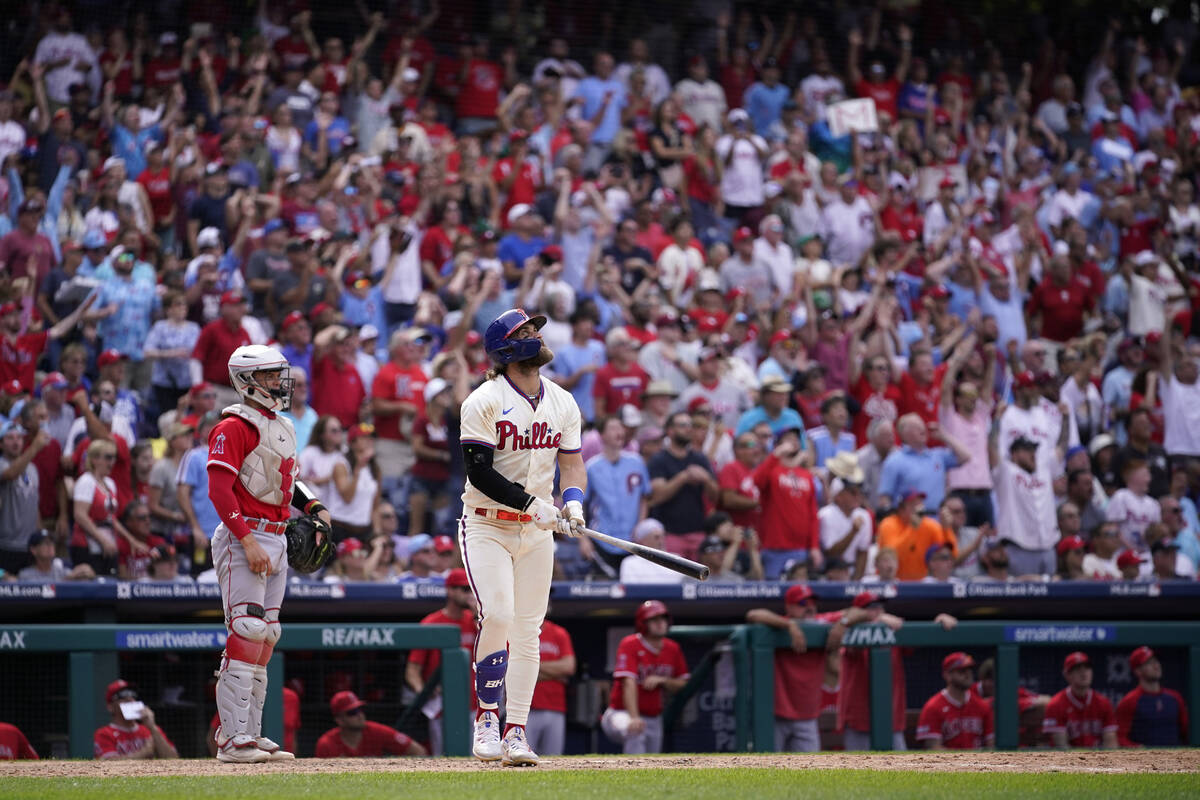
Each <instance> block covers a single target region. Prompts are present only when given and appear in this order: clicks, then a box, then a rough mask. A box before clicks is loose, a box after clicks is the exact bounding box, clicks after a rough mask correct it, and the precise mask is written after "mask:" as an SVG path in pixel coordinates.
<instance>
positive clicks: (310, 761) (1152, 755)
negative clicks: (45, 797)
mask: <svg viewBox="0 0 1200 800" xmlns="http://www.w3.org/2000/svg"><path fill="white" fill-rule="evenodd" d="M764 767H774V768H781V769H796V770H803V769H879V770H918V771H923V772H1079V773H1101V774H1116V773H1169V772H1200V750H1118V751H1106V752H1097V751H1092V750H1080V751H1062V752H1060V751H1036V752H991V753H972V752H957V753H956V752H945V751H941V752H936V753H933V752H911V753H855V754H847V753H811V754H786V755H784V754H768V755H750V754H747V755H672V756H637V757H631V756H571V757H565V758H547V759H544V760H543V761H542V763H541V765H539V766H538V767H537V769H538V770H580V769H600V770H603V769H626V770H627V769H696V768H708V769H712V768H726V769H729V768H732V769H745V768H764ZM488 769H504V768H503V767H500V766H498V765H497V764H481V763H480V762H478V761H476V760H474V759H467V758H424V759H422V758H407V759H368V758H338V759H316V758H302V759H297V760H296V761H287V762H276V763H270V764H222V763H220V762H218V761H216V760H215V759H179V760H174V761H7V762H0V777H26V778H37V777H41V778H64V777H81V778H82V777H87V778H115V777H140V776H150V775H155V776H170V775H179V776H187V777H200V776H212V775H246V774H280V773H283V774H293V775H294V774H322V773H344V772H477V771H480V770H488Z"/></svg>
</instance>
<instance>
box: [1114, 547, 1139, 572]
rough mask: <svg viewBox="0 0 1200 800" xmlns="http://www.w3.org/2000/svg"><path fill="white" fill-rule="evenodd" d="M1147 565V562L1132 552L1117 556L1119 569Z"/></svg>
mask: <svg viewBox="0 0 1200 800" xmlns="http://www.w3.org/2000/svg"><path fill="white" fill-rule="evenodd" d="M1142 563H1145V560H1144V559H1143V558H1142V557H1141V556H1139V555H1138V554H1137V553H1135V552H1133V551H1132V550H1126V551H1125V552H1123V553H1121V555H1119V556H1117V569H1124V568H1125V567H1132V566H1136V565H1137V564H1142Z"/></svg>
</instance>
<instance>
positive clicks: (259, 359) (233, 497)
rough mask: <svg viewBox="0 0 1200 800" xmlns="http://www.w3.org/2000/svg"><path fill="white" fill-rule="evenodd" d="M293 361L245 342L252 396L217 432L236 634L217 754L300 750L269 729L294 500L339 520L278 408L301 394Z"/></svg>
mask: <svg viewBox="0 0 1200 800" xmlns="http://www.w3.org/2000/svg"><path fill="white" fill-rule="evenodd" d="M288 372H289V368H288V362H287V360H286V359H285V358H284V357H283V355H282V354H280V352H279V351H278V350H275V349H274V348H271V347H267V346H265V345H246V346H242V347H239V348H237V349H236V350H234V351H233V354H232V355H231V356H230V357H229V380H230V383H231V384H232V385H233V388H234V389H235V390H236V391H237V392H238V394H239V395H241V397H242V400H243V402H241V403H238V404H235V405H232V406H229V407H228V408H226V409H225V410H224V411H223V412H222V419H221V421H220V422H218V423H217V424H216V426H214V427H213V429H212V432H211V433H209V436H208V493H209V497H210V498H211V499H212V503H213V506H214V507H215V508H216V510H217V513H218V514H219V515H220V517H221V524H219V525H218V526H217V530H216V533H215V535H214V536H213V539H212V551H213V563H214V565H215V566H216V570H217V576H218V579H219V583H220V587H221V601H222V604H223V606H224V610H225V627H226V629H227V631H228V637H227V639H226V642H225V652H224V653H223V654H222V656H221V667H220V670H219V671H218V673H217V713H218V714H219V715H220V718H221V725H220V727H219V728H218V729H217V734H216V739H217V760H219V761H227V762H236V763H257V762H261V761H276V760H283V759H290V758H294V757H295V756H293V755H292V754H291V753H289V752H287V751H286V750H283V749H282V748H280V746H279V745H278V744H276V743H275V742H273V741H271V740H270V739H268V738H267V737H265V736H263V735H262V710H263V702H264V701H265V700H266V697H267V663H268V662H269V661H270V660H271V652H272V650H273V649H274V647H275V642H277V641H278V640H279V632H280V628H279V607H280V605H281V604H282V602H283V592H284V588H285V587H286V585H287V563H286V557H287V544H286V540H285V538H284V535H283V534H284V531H285V529H286V525H287V519H288V517H289V516H290V511H289V509H288V506H289V504H291V505H295V506H296V507H297V508H299V509H301V510H302V511H304V512H305V513H306V514H317V515H318V516H320V517H321V519H323V520H324V521H325V523H326V524H328V522H329V513H328V512H327V511H325V507H324V506H322V505H321V504H320V503H319V502H317V500H316V495H314V494H313V492H312V491H311V490H309V489H308V488H307V487H305V486H304V484H302V483H300V482H298V481H296V473H297V471H298V467H297V465H296V433H295V431H294V430H293V429H292V423H291V422H290V421H289V420H287V419H286V418H284V417H282V416H280V415H279V414H278V412H280V411H286V410H287V409H288V407H289V406H290V404H291V397H292V381H291V378H290V377H288Z"/></svg>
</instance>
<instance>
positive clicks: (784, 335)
mask: <svg viewBox="0 0 1200 800" xmlns="http://www.w3.org/2000/svg"><path fill="white" fill-rule="evenodd" d="M791 338H792V332H791V331H790V330H788V329H787V328H780V329H779V330H777V331H775V332H774V333H773V334H771V344H772V345H777V344H779V343H780V342H786V341H789V340H790V339H791Z"/></svg>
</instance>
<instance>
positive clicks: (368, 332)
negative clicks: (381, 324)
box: [358, 322, 379, 342]
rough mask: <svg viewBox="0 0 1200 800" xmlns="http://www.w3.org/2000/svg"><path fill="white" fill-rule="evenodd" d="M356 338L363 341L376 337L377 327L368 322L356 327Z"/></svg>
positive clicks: (377, 336)
mask: <svg viewBox="0 0 1200 800" xmlns="http://www.w3.org/2000/svg"><path fill="white" fill-rule="evenodd" d="M358 338H359V340H360V341H364V342H365V341H367V340H368V339H378V338H379V329H378V328H376V327H375V326H374V325H372V324H371V323H369V322H368V323H367V324H366V325H363V326H362V327H361V328H359V329H358Z"/></svg>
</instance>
